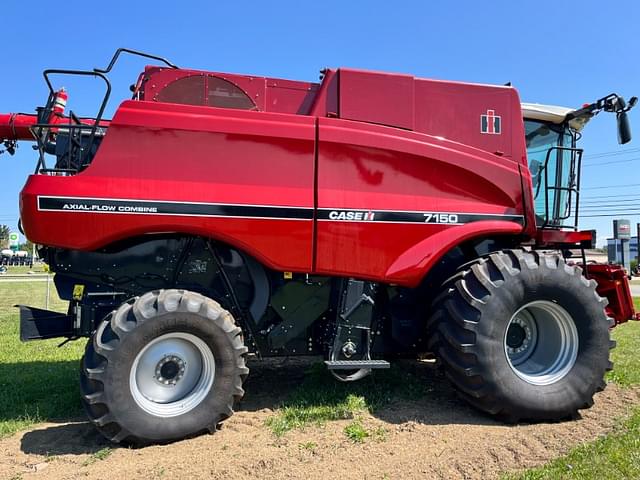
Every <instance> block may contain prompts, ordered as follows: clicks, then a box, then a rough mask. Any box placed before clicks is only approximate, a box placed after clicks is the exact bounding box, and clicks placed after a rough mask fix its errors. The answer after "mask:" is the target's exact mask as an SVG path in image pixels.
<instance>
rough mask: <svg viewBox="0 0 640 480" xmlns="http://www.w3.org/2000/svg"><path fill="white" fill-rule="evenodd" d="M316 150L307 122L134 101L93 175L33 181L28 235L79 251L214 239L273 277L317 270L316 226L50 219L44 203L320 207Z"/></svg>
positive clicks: (27, 197) (25, 203) (72, 216)
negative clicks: (163, 235) (123, 243)
mask: <svg viewBox="0 0 640 480" xmlns="http://www.w3.org/2000/svg"><path fill="white" fill-rule="evenodd" d="M175 125H180V128H175V127H174V126H175ZM314 144H315V126H314V121H313V119H311V118H309V117H303V116H285V115H277V114H269V113H259V112H244V111H234V110H231V111H229V110H222V109H215V108H206V107H193V106H184V105H169V104H160V103H150V102H134V101H127V102H124V103H123V104H122V105H121V106H120V108H119V109H118V111H117V113H116V115H115V117H114V119H113V120H112V122H111V125H110V127H109V131H108V134H107V135H106V136H105V138H104V140H103V143H102V145H101V147H100V149H99V151H98V154H97V155H96V157H95V159H94V160H93V162H92V164H91V165H90V166H89V168H87V169H86V170H85V171H83V172H82V173H80V174H78V175H74V176H70V177H61V176H44V175H32V176H30V177H29V180H28V181H27V184H26V185H25V187H24V189H23V191H22V194H21V198H22V202H21V218H22V224H23V228H24V230H25V232H26V233H27V235H28V237H29V238H30V239H31V240H32V241H34V242H36V243H41V244H46V245H53V246H59V247H65V248H70V249H80V250H92V249H96V248H98V247H101V246H104V245H106V244H108V243H111V242H113V241H116V240H120V239H123V238H127V237H130V236H133V235H140V234H145V233H156V232H167V231H178V232H184V233H191V234H197V235H206V236H211V237H213V238H218V239H220V240H223V241H226V242H229V243H231V244H233V245H237V246H238V247H240V248H242V249H244V250H245V251H247V252H248V253H250V254H252V255H254V256H255V257H257V258H259V259H261V260H262V261H263V262H264V263H265V264H267V265H269V266H270V267H272V268H277V269H288V270H296V271H309V270H310V269H311V259H312V238H313V237H312V231H313V221H312V220H272V219H269V220H263V219H239V218H237V219H236V218H229V217H224V218H204V217H195V216H162V215H154V216H141V215H135V214H132V215H110V214H104V213H90V212H83V213H81V214H79V213H78V212H42V211H38V210H37V205H36V196H38V195H51V196H65V197H90V198H116V199H144V200H168V201H177V202H210V203H224V204H227V203H228V204H249V205H284V206H289V205H290V206H299V207H307V208H313V197H314V194H313V177H314V158H313V154H314Z"/></svg>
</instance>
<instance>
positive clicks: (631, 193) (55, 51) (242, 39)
mask: <svg viewBox="0 0 640 480" xmlns="http://www.w3.org/2000/svg"><path fill="white" fill-rule="evenodd" d="M0 15H1V18H2V36H3V39H4V42H3V45H4V49H5V53H4V54H3V56H2V61H1V63H0V112H2V113H9V112H33V111H34V109H35V107H36V106H38V105H42V104H43V103H44V102H45V100H46V87H45V84H44V82H43V79H42V70H44V69H45V68H70V69H74V68H75V69H87V68H93V67H104V66H106V64H107V63H108V61H109V59H110V58H111V55H112V54H113V52H114V51H115V50H116V48H118V47H128V48H133V49H137V50H143V51H146V52H149V53H153V54H156V55H161V56H164V57H167V58H168V59H170V60H171V61H173V62H174V63H175V64H177V65H179V66H184V67H190V68H197V69H203V70H213V71H223V72H224V71H227V72H233V73H246V74H253V75H264V76H273V77H284V78H291V79H295V80H307V81H317V79H318V72H319V70H320V69H321V68H323V67H326V66H330V67H340V66H344V67H354V68H365V69H372V70H383V71H394V72H403V73H410V74H413V75H415V76H419V77H425V78H436V79H445V80H460V81H469V82H479V83H492V84H504V83H506V82H511V83H512V84H513V85H514V86H515V87H516V88H517V89H518V91H519V93H520V97H521V99H522V101H524V102H536V103H545V104H552V105H564V106H569V107H579V106H581V105H582V104H584V103H586V102H593V101H595V100H597V99H598V98H601V97H603V96H605V95H607V94H609V93H611V92H616V93H619V94H621V95H623V96H625V97H626V98H628V97H630V96H633V95H637V96H640V61H639V57H640V36H639V35H638V33H637V28H636V26H635V24H634V22H633V19H637V18H638V17H639V16H640V2H637V1H633V0H627V1H620V2H616V3H615V7H612V8H611V9H603V4H602V2H598V1H595V0H587V1H581V2H535V3H534V2H514V1H493V2H475V1H470V0H469V1H426V0H425V1H414V2H402V1H399V0H396V1H394V2H390V1H389V0H386V1H368V2H365V1H359V0H351V1H344V0H343V1H333V0H326V1H323V2H295V1H291V2H279V1H272V2H252V1H246V2H239V1H235V2H217V1H192V2H190V1H182V2H168V1H167V2H165V1H160V0H157V1H156V2H153V4H150V5H146V4H142V5H137V4H135V3H133V2H131V1H126V2H125V1H120V0H115V1H109V2H87V1H86V0H83V1H77V0H66V1H65V2H24V1H20V2H17V1H13V0H2V8H1V11H0ZM145 63H147V62H146V61H145V60H144V59H140V58H135V57H129V58H123V59H122V61H121V62H119V63H118V65H117V66H116V68H115V70H114V71H113V72H112V74H111V75H110V78H111V80H112V84H113V86H114V90H113V93H112V101H111V103H110V105H109V108H108V109H107V117H109V116H110V115H111V114H112V113H113V111H114V110H115V108H116V107H117V105H118V103H119V101H120V100H124V99H125V98H127V97H129V96H130V92H129V90H128V87H129V85H130V84H131V83H133V82H134V81H135V79H136V77H137V75H138V73H139V72H140V71H141V70H142V68H143V67H144V65H145ZM63 85H64V86H65V87H67V90H68V91H69V95H70V98H69V107H71V108H72V109H73V110H74V111H76V112H78V113H79V114H81V115H92V114H94V112H95V111H97V108H98V103H99V100H100V99H101V93H100V87H101V85H100V84H98V83H97V82H96V81H94V80H86V79H85V80H83V81H70V80H68V79H65V80H64V82H63ZM629 117H630V121H631V125H632V129H633V131H634V132H636V138H635V140H633V141H632V142H631V143H630V144H627V145H624V146H620V145H618V144H617V136H616V128H615V117H614V116H613V115H611V114H600V115H599V116H597V117H595V118H594V119H593V120H592V121H591V122H590V123H589V124H588V125H587V127H586V128H585V130H584V132H583V138H582V140H581V142H580V145H579V146H581V147H582V148H584V149H585V154H584V155H585V156H584V162H585V168H584V170H583V176H582V187H583V190H582V199H583V202H584V203H583V210H584V211H585V213H584V215H585V216H584V217H582V218H581V220H580V227H581V228H583V229H597V231H598V238H599V241H598V244H599V245H600V244H602V242H603V240H604V239H605V238H606V237H608V236H610V235H611V233H612V227H611V223H612V218H614V217H587V216H586V215H594V214H602V212H603V211H608V213H613V214H622V215H620V217H619V218H627V219H629V220H631V222H632V229H633V231H634V232H635V223H636V222H640V175H638V172H639V171H640V168H639V167H640V106H639V107H637V108H636V109H635V110H633V111H631V112H630V115H629ZM36 159H37V156H36V152H34V151H33V150H32V149H31V148H30V144H29V143H23V144H21V146H20V148H19V150H18V153H17V154H16V155H15V156H13V157H10V156H9V155H7V154H6V153H5V154H2V155H0V224H2V223H4V224H7V225H9V226H11V227H13V228H15V227H16V226H17V221H18V194H19V191H20V189H21V188H22V185H23V184H24V182H25V180H26V177H27V175H28V174H29V173H31V172H32V171H33V169H34V167H35V163H36ZM612 162H613V163H612ZM612 185H616V187H610V186H612ZM636 192H637V193H636ZM601 201H605V202H608V203H609V204H614V203H615V206H612V207H611V208H605V207H603V206H602V205H601V204H600V202H601ZM587 206H588V207H589V208H587ZM634 208H635V210H634Z"/></svg>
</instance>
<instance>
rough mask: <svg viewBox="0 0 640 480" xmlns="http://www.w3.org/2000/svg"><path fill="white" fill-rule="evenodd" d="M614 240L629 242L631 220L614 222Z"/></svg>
mask: <svg viewBox="0 0 640 480" xmlns="http://www.w3.org/2000/svg"><path fill="white" fill-rule="evenodd" d="M613 238H617V239H620V240H628V239H629V238H631V222H629V220H623V219H619V220H614V221H613Z"/></svg>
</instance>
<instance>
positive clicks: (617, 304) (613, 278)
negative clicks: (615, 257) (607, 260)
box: [583, 264, 637, 325]
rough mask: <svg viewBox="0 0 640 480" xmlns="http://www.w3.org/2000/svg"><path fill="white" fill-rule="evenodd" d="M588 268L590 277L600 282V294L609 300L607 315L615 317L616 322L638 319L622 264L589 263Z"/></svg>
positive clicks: (598, 288) (598, 289) (598, 287)
mask: <svg viewBox="0 0 640 480" xmlns="http://www.w3.org/2000/svg"><path fill="white" fill-rule="evenodd" d="M583 268H584V266H583ZM586 269H587V275H588V276H589V278H592V279H594V280H595V281H596V282H598V286H597V291H598V294H599V295H600V296H601V297H605V298H606V299H607V300H608V301H609V304H608V305H607V307H606V311H607V315H609V316H610V317H611V318H613V319H614V321H615V324H616V325H618V324H620V323H624V322H626V321H627V320H637V318H636V313H635V311H634V307H633V298H631V291H630V289H629V280H628V278H627V272H625V270H624V268H622V267H621V266H620V265H605V264H589V265H587V267H586Z"/></svg>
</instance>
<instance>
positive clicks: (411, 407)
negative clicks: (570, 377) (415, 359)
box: [0, 364, 640, 480]
mask: <svg viewBox="0 0 640 480" xmlns="http://www.w3.org/2000/svg"><path fill="white" fill-rule="evenodd" d="M413 368H416V367H415V366H414V367H413ZM417 368H418V369H420V368H421V367H417ZM301 375H302V369H300V368H299V367H298V366H297V365H292V366H289V365H286V364H285V365H277V366H275V367H274V366H273V365H272V366H264V367H257V368H255V367H254V369H253V372H252V377H251V378H252V380H251V381H250V382H248V384H247V395H246V397H245V398H247V400H246V402H243V404H242V405H241V406H240V411H238V412H237V413H236V415H234V416H233V417H232V418H231V419H229V420H228V421H227V422H225V424H224V426H223V428H222V430H220V431H219V432H217V433H216V434H215V435H205V436H201V437H198V438H194V439H190V440H185V441H182V442H177V443H174V444H171V445H164V446H152V447H147V448H141V449H130V448H114V449H113V450H112V451H110V452H109V451H106V450H103V449H105V448H106V447H109V445H108V444H107V443H106V442H105V441H104V440H103V439H102V437H101V436H100V435H99V434H98V433H97V432H96V431H95V430H94V429H93V427H92V426H91V425H89V424H88V423H86V422H84V421H77V422H67V423H58V424H42V425H38V426H37V427H36V428H34V429H32V430H29V431H26V432H22V433H19V434H16V435H14V436H12V437H10V438H6V439H4V440H2V441H0V478H21V479H25V480H26V479H30V478H42V479H45V478H46V479H75V478H102V479H133V478H144V479H162V478H166V479H173V478H215V479H226V478H229V479H244V478H246V479H256V478H265V479H298V478H300V479H305V480H312V479H323V480H326V479H328V478H340V479H341V480H344V479H352V478H353V479H384V478H391V479H393V478H421V479H424V478H446V479H457V478H460V479H475V478H478V479H480V478H482V479H487V478H495V477H497V476H498V475H499V474H500V473H501V472H504V471H512V470H518V469H522V468H527V467H532V466H536V465H540V464H543V463H545V462H547V461H548V460H550V459H552V458H555V457H557V456H559V455H561V454H563V453H565V452H566V451H567V450H569V449H570V448H571V447H573V446H575V445H577V444H579V443H582V442H586V441H592V440H594V439H596V438H597V437H598V436H600V435H603V434H606V433H608V432H609V431H610V430H611V429H612V428H613V426H614V425H615V423H616V419H617V418H619V417H621V416H623V415H625V414H626V413H627V412H628V409H629V408H630V407H631V406H633V405H634V404H636V403H638V402H639V401H640V390H639V389H621V388H620V387H618V386H616V385H615V384H610V385H609V386H608V387H607V389H606V390H605V391H604V392H601V393H599V394H598V395H597V396H596V402H595V405H594V407H593V408H591V409H589V410H585V411H583V412H582V417H581V418H579V419H577V420H573V421H567V422H561V423H552V424H531V425H529V424H520V425H505V424H502V423H499V422H497V421H495V420H493V419H491V418H490V417H488V416H486V415H484V414H481V413H479V412H477V411H476V410H474V409H472V408H470V407H468V406H467V405H466V404H465V403H463V402H462V401H460V400H458V399H457V398H456V396H455V394H454V392H453V390H452V389H451V388H450V387H449V386H448V385H447V384H446V382H444V381H443V380H442V379H440V378H439V377H437V375H435V374H433V373H430V372H429V371H426V373H425V372H420V373H419V375H418V376H420V377H421V378H424V380H425V381H431V382H432V384H433V389H430V393H429V395H428V396H426V397H425V398H423V399H420V400H418V401H411V402H407V401H401V400H397V401H394V402H392V403H391V404H389V405H388V406H387V407H385V408H383V409H381V410H379V411H376V412H374V414H373V415H371V414H368V413H366V414H363V415H362V417H361V421H362V425H363V427H364V428H365V429H366V430H367V431H368V432H370V435H369V436H368V437H367V438H365V439H364V441H363V442H361V443H354V442H353V441H352V440H350V439H349V438H347V436H346V435H345V433H344V428H345V427H346V426H347V425H348V424H349V423H350V421H349V420H344V421H334V422H329V423H327V424H325V425H323V426H311V427H307V428H305V429H304V430H296V431H291V432H289V433H287V434H285V435H284V436H283V437H280V438H278V437H276V436H274V435H273V433H271V431H270V430H269V429H268V428H267V427H265V425H264V423H265V420H266V419H267V418H268V417H269V416H270V415H273V408H275V407H276V406H277V405H278V403H279V402H280V401H281V400H282V399H283V398H284V397H285V396H286V394H287V392H288V391H290V389H291V388H294V386H295V385H296V384H299V381H300V379H301ZM274 385H280V386H281V388H279V389H278V392H277V393H276V394H274V393H273V390H274V388H273V386H274Z"/></svg>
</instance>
